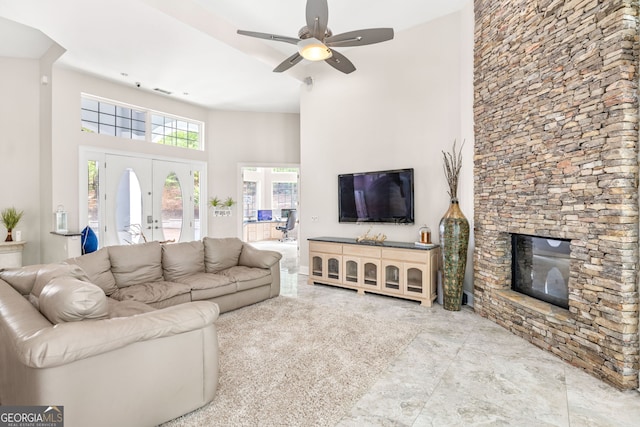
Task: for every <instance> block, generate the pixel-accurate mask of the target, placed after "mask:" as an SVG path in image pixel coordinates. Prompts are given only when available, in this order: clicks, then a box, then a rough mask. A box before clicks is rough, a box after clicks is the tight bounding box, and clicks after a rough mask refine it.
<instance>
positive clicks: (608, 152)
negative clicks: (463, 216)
mask: <svg viewBox="0 0 640 427" xmlns="http://www.w3.org/2000/svg"><path fill="white" fill-rule="evenodd" d="M475 15H476V28H475V51H474V56H475V58H474V68H475V70H474V121H475V155H474V193H475V194H474V211H475V213H474V214H475V218H474V223H475V224H474V227H475V228H474V233H475V235H474V236H475V251H474V308H475V310H476V312H477V313H479V314H480V315H482V316H484V317H487V318H489V319H492V320H493V321H495V322H496V323H499V324H500V325H502V326H503V327H505V328H507V329H509V330H510V331H512V332H513V333H514V334H517V335H519V336H521V337H523V338H524V339H526V340H528V341H530V342H531V343H533V344H535V345H537V346H539V347H541V348H543V349H545V350H548V351H550V352H552V353H554V354H555V355H557V356H558V357H560V358H562V359H564V360H566V361H567V362H568V363H570V364H572V365H575V366H578V367H580V368H582V369H584V370H585V371H587V372H589V373H590V374H592V375H594V376H596V377H598V378H600V379H602V380H603V381H606V382H608V383H609V384H612V385H614V386H615V387H618V388H620V389H633V388H637V387H638V357H639V344H638V341H639V335H638V302H639V301H638V269H639V258H638V244H639V241H638V220H639V218H638V111H639V110H638V107H639V103H638V78H639V75H638V65H639V45H638V36H639V31H638V2H637V1H631V0H608V1H592V0H568V1H558V0H534V1H531V0H476V1H475ZM514 234H515V235H526V236H536V237H538V238H541V239H551V240H553V239H557V240H558V241H566V242H567V243H566V244H567V245H568V246H569V249H570V250H569V255H568V278H567V276H566V274H563V273H562V271H560V272H559V273H554V275H553V276H552V279H553V278H554V277H555V279H558V282H559V281H560V279H559V278H562V280H565V279H567V280H566V281H567V283H566V286H567V301H566V303H567V304H566V306H564V307H563V306H558V305H555V304H552V303H550V302H548V301H545V300H543V299H540V298H537V297H535V296H531V295H527V294H526V293H522V292H519V291H517V290H513V289H512V282H513V275H512V268H511V267H512V255H513V251H514V245H516V246H517V245H521V246H522V247H521V248H520V249H521V250H522V251H523V252H524V253H525V254H526V251H527V248H526V246H527V244H528V243H526V242H525V243H518V241H517V240H514V238H513V237H512V236H513V235H514ZM514 242H515V243H514ZM515 249H516V250H517V249H518V248H517V247H516V248H515ZM530 249H531V250H532V251H533V250H534V248H533V246H532V247H531V248H530ZM517 262H520V263H521V264H522V265H524V266H525V267H526V264H527V263H528V262H531V261H527V260H526V259H525V260H524V261H517ZM558 270H560V269H558ZM525 275H526V273H525ZM525 286H526V284H525ZM535 286H536V287H537V288H539V287H540V285H539V284H537V285H535ZM531 287H533V283H531Z"/></svg>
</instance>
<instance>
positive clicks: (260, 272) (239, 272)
mask: <svg viewBox="0 0 640 427" xmlns="http://www.w3.org/2000/svg"><path fill="white" fill-rule="evenodd" d="M220 274H221V275H223V276H227V277H230V278H231V279H232V280H233V281H235V282H237V283H238V291H244V290H247V289H251V288H257V287H260V286H264V285H269V284H270V283H271V281H272V279H273V278H272V277H271V270H267V269H264V268H251V267H245V266H242V265H238V266H235V267H231V268H228V269H226V270H224V271H222V272H220Z"/></svg>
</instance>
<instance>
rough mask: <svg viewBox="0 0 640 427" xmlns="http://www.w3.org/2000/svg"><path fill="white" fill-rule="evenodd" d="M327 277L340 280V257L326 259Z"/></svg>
mask: <svg viewBox="0 0 640 427" xmlns="http://www.w3.org/2000/svg"><path fill="white" fill-rule="evenodd" d="M327 279H332V280H340V258H337V257H331V258H329V259H327Z"/></svg>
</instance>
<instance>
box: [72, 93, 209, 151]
mask: <svg viewBox="0 0 640 427" xmlns="http://www.w3.org/2000/svg"><path fill="white" fill-rule="evenodd" d="M80 115H81V130H82V131H84V132H91V133H99V134H103V135H110V136H116V137H120V138H127V139H135V140H143V141H148V142H154V143H156V144H162V145H170V146H174V147H181V148H188V149H192V150H202V149H203V144H202V141H203V139H204V138H203V127H204V125H203V124H202V122H198V121H195V120H190V119H185V118H181V117H177V116H171V115H168V114H165V113H161V112H157V111H153V110H148V109H144V108H139V107H133V106H130V105H125V104H119V103H116V102H113V101H110V100H105V99H101V98H97V97H94V96H91V95H85V94H83V95H82V102H81V110H80Z"/></svg>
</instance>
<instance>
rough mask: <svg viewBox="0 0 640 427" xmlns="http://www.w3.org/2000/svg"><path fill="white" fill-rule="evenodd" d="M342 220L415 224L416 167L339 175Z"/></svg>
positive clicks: (339, 209) (339, 212)
mask: <svg viewBox="0 0 640 427" xmlns="http://www.w3.org/2000/svg"><path fill="white" fill-rule="evenodd" d="M338 197H339V206H338V215H339V221H340V222H347V223H349V222H379V223H394V224H413V223H414V201H413V169H398V170H389V171H379V172H364V173H351V174H342V175H338Z"/></svg>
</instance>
